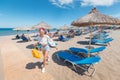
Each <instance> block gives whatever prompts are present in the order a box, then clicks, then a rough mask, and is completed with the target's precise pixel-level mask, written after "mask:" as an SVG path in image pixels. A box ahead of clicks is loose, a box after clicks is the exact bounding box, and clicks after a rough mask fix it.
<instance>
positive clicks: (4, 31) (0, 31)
mask: <svg viewBox="0 0 120 80" xmlns="http://www.w3.org/2000/svg"><path fill="white" fill-rule="evenodd" d="M55 31H56V30H55V29H54V30H50V32H55ZM23 33H24V34H27V33H28V34H31V33H38V30H30V31H26V30H21V31H16V30H13V28H0V36H9V35H16V34H23Z"/></svg>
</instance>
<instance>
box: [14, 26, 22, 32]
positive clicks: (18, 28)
mask: <svg viewBox="0 0 120 80" xmlns="http://www.w3.org/2000/svg"><path fill="white" fill-rule="evenodd" d="M13 30H16V31H17V32H18V31H20V30H21V27H16V28H14V29H13Z"/></svg>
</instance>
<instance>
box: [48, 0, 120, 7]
mask: <svg viewBox="0 0 120 80" xmlns="http://www.w3.org/2000/svg"><path fill="white" fill-rule="evenodd" d="M49 1H50V2H51V3H52V4H53V5H56V6H57V7H60V8H73V6H74V5H77V3H80V6H94V7H96V6H112V5H114V4H115V3H119V2H120V0H49ZM75 3H76V4H75Z"/></svg>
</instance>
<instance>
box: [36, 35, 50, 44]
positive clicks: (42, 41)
mask: <svg viewBox="0 0 120 80" xmlns="http://www.w3.org/2000/svg"><path fill="white" fill-rule="evenodd" d="M48 38H49V36H48V35H45V36H44V37H41V36H38V43H39V44H45V45H47V44H48Z"/></svg>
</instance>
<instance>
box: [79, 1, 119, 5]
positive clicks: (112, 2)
mask: <svg viewBox="0 0 120 80" xmlns="http://www.w3.org/2000/svg"><path fill="white" fill-rule="evenodd" d="M117 2H120V0H81V1H80V4H81V6H112V5H113V4H115V3H117Z"/></svg>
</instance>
